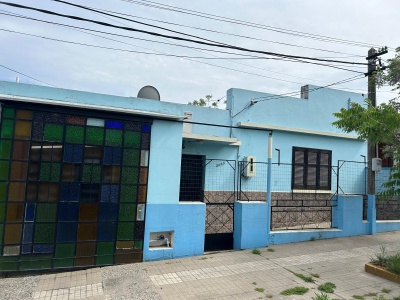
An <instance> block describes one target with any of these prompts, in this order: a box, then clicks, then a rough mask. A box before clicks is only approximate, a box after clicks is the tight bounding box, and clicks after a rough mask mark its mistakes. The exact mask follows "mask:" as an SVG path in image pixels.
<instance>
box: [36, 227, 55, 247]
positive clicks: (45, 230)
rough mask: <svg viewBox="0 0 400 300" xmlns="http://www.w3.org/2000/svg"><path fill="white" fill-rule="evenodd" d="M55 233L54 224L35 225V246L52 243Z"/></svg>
mask: <svg viewBox="0 0 400 300" xmlns="http://www.w3.org/2000/svg"><path fill="white" fill-rule="evenodd" d="M55 233H56V224H54V223H37V222H36V224H35V235H34V242H35V244H50V243H54V239H55Z"/></svg>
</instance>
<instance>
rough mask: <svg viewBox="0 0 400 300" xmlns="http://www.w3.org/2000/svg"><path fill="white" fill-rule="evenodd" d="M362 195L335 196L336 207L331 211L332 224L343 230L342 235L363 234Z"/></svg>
mask: <svg viewBox="0 0 400 300" xmlns="http://www.w3.org/2000/svg"><path fill="white" fill-rule="evenodd" d="M362 207H363V197H362V196H358V195H357V196H356V195H355V196H349V195H343V196H341V195H339V196H337V207H335V209H334V211H333V218H332V219H333V220H334V226H335V227H337V228H339V229H341V230H343V235H344V236H352V235H358V234H365V230H364V228H365V226H364V224H363V216H362Z"/></svg>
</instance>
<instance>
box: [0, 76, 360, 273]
mask: <svg viewBox="0 0 400 300" xmlns="http://www.w3.org/2000/svg"><path fill="white" fill-rule="evenodd" d="M302 95H303V98H291V97H284V98H283V97H279V96H276V95H270V94H265V93H259V92H253V91H247V90H241V89H230V90H229V91H228V94H227V109H226V110H221V109H214V108H204V107H195V106H189V105H183V104H175V103H166V102H162V101H155V100H149V99H140V98H132V97H130V98H124V97H116V96H110V95H101V94H95V93H87V92H79V91H72V90H65V89H56V88H47V87H42V86H34V85H26V84H18V83H10V82H0V103H1V125H0V130H1V137H0V245H1V250H0V251H1V253H0V254H1V255H0V256H1V257H0V270H29V269H40V268H76V267H87V266H94V265H95V266H102V265H110V264H120V263H130V262H138V261H142V260H154V259H167V258H176V257H183V256H192V255H201V254H203V253H204V249H206V250H207V249H223V248H231V249H232V248H235V249H238V248H242V247H244V246H243V245H244V244H243V243H241V242H240V241H239V238H238V237H240V239H244V238H249V239H252V238H253V237H250V236H249V237H247V236H242V235H241V232H242V231H241V230H242V229H243V228H242V225H241V224H245V222H247V221H254V220H255V219H256V218H254V217H253V216H252V215H251V214H250V215H247V216H245V215H244V214H243V211H242V210H241V208H239V212H236V201H237V200H241V201H256V202H257V201H259V202H260V203H261V204H265V200H266V196H267V181H268V178H267V173H268V170H267V169H268V165H267V161H268V155H267V152H268V137H269V135H270V134H271V133H272V134H273V149H276V150H274V151H273V152H274V156H273V160H272V162H273V166H271V168H272V172H271V173H272V175H271V177H270V179H271V182H270V184H271V190H272V200H273V201H272V205H271V203H269V204H268V205H269V206H267V207H266V208H265V206H262V209H267V210H266V214H265V217H262V220H260V222H261V223H260V224H264V223H263V222H266V223H265V224H266V226H264V227H262V228H265V232H264V231H263V229H262V230H261V233H260V234H261V236H262V240H263V241H265V242H263V243H264V245H265V246H266V245H268V243H273V241H272V240H271V238H270V237H271V236H270V235H269V234H270V228H272V229H274V228H275V229H278V228H284V229H286V228H292V227H293V228H294V229H298V228H296V226H299V225H298V222H294V221H293V224H292V223H290V221H288V220H287V217H288V211H290V209H287V207H289V206H292V205H291V204H293V203H296V205H294V206H295V208H296V207H297V206H299V205H300V206H301V207H302V210H303V211H304V207H307V205H304V201H309V202H308V203H314V204H313V205H311V206H312V208H313V209H311V210H309V212H308V213H309V214H302V213H298V212H296V210H293V212H291V213H292V215H291V216H295V218H296V220H297V221H299V220H300V219H307V218H308V219H309V220H308V221H305V220H302V221H301V220H300V221H301V222H303V223H301V228H307V224H314V223H315V222H318V223H319V226H320V227H318V228H331V227H335V225H334V222H333V221H332V212H331V211H332V206H333V205H332V196H333V195H334V194H336V193H337V191H338V187H339V183H338V182H337V177H336V173H335V169H333V167H334V166H338V165H339V164H340V162H339V160H340V161H356V162H360V161H363V158H362V156H366V153H367V146H366V143H365V142H364V141H362V140H359V139H357V137H356V136H355V135H352V134H344V133H343V132H341V131H340V130H338V129H337V128H335V127H333V126H332V125H331V124H332V122H333V121H334V116H333V113H334V112H337V111H339V110H340V109H341V108H342V107H348V105H349V101H350V100H351V101H353V102H358V103H363V101H364V99H363V97H362V95H360V94H355V93H349V92H344V91H339V90H333V89H315V88H314V87H311V86H310V87H308V86H306V87H304V88H303V89H302ZM189 121H190V123H189ZM278 157H279V161H278ZM352 171H353V173H352V174H351V175H352V177H351V178H350V177H349V178H348V180H346V181H344V182H343V184H342V186H340V189H353V188H354V189H358V188H359V187H360V186H363V184H364V183H365V166H364V165H363V164H361V165H357V167H356V168H353V169H352ZM356 193H357V192H356ZM361 194H362V193H361ZM280 199H281V200H283V201H286V202H282V203H286V204H285V205H284V206H282V204H279V203H281V202H279V201H280ZM288 201H292V202H290V203H289V202H288ZM274 203H275V204H274ZM299 203H302V204H299ZM321 203H322V204H321ZM308 206H310V205H308ZM282 207H286V209H285V211H283V210H280V208H282ZM292 208H293V207H292ZM271 211H272V214H271ZM297 211H299V210H298V209H297ZM321 211H325V212H323V213H320V212H321ZM257 213H258V212H257V211H254V214H255V215H256V214H257ZM239 214H240V216H241V217H240V218H239V217H238V216H239ZM317 215H319V216H317ZM312 216H314V217H316V218H320V219H318V220H317V221H315V222H314V220H311V221H310V218H312ZM321 216H322V217H321ZM246 218H247V219H246ZM321 218H322V219H321ZM271 222H272V223H274V224H275V225H274V226H271ZM304 222H305V223H304ZM307 222H308V223H307ZM234 224H235V229H234V228H233V225H234ZM304 225H306V226H304ZM310 226H311V225H310ZM309 228H313V227H312V226H311V227H309ZM258 238H259V237H256V238H255V239H258Z"/></svg>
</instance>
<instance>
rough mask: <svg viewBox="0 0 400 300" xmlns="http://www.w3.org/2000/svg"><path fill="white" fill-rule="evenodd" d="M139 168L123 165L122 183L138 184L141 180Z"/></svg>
mask: <svg viewBox="0 0 400 300" xmlns="http://www.w3.org/2000/svg"><path fill="white" fill-rule="evenodd" d="M138 173H139V168H130V167H123V168H122V175H121V181H122V183H128V184H129V183H130V184H137V183H138V181H139V174H138Z"/></svg>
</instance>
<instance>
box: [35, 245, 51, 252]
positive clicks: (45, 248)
mask: <svg viewBox="0 0 400 300" xmlns="http://www.w3.org/2000/svg"><path fill="white" fill-rule="evenodd" d="M53 251H54V245H50V244H39V245H33V253H53Z"/></svg>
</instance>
